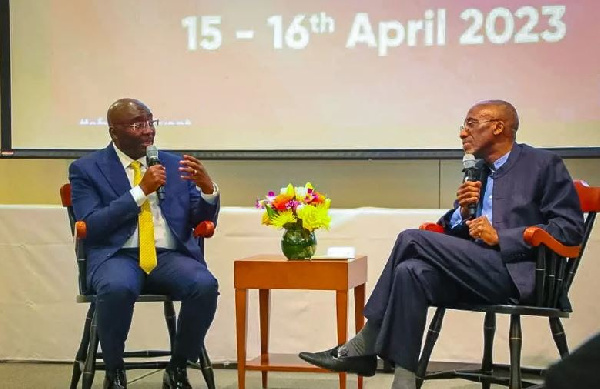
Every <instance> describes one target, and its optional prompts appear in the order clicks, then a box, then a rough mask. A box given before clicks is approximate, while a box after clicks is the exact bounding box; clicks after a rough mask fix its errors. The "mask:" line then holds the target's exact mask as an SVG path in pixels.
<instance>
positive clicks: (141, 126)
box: [122, 119, 159, 131]
mask: <svg viewBox="0 0 600 389" xmlns="http://www.w3.org/2000/svg"><path fill="white" fill-rule="evenodd" d="M158 123H159V120H158V119H154V120H142V121H140V122H135V123H131V124H122V126H124V127H129V128H131V129H132V130H133V131H139V130H145V129H147V128H154V127H156V126H158Z"/></svg>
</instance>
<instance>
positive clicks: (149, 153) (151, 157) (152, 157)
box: [146, 145, 165, 201]
mask: <svg viewBox="0 0 600 389" xmlns="http://www.w3.org/2000/svg"><path fill="white" fill-rule="evenodd" d="M146 163H147V164H148V167H150V166H154V165H160V159H158V149H157V148H156V146H154V145H150V146H148V147H146ZM156 195H157V196H158V201H163V200H164V199H165V187H164V186H162V185H161V186H159V187H158V189H157V190H156Z"/></svg>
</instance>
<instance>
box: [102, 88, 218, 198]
mask: <svg viewBox="0 0 600 389" xmlns="http://www.w3.org/2000/svg"><path fill="white" fill-rule="evenodd" d="M106 116H107V119H108V125H109V133H110V137H111V139H112V141H113V143H114V144H115V146H117V148H118V149H119V150H121V151H122V152H123V153H125V154H127V156H129V157H130V158H132V159H139V158H141V157H143V156H145V155H146V148H147V147H148V146H150V145H152V144H154V136H155V135H156V129H155V128H154V126H153V125H150V124H149V123H150V122H151V121H152V120H153V119H154V117H153V115H152V112H151V111H150V109H149V108H148V107H147V106H146V105H145V104H144V103H142V102H141V101H139V100H135V99H119V100H117V101H116V102H114V103H113V104H112V105H111V106H110V108H108V112H107V114H106ZM135 123H138V124H135ZM134 124H135V125H134ZM136 127H137V128H136ZM180 165H181V166H180V167H179V171H180V172H181V178H182V179H184V180H191V181H194V183H195V184H196V186H198V187H200V189H201V190H202V192H203V193H205V194H211V193H213V182H212V180H211V178H210V176H209V175H208V172H207V171H206V169H205V168H204V166H203V165H202V163H201V162H200V161H199V160H198V159H196V158H194V157H193V156H190V155H184V156H183V160H181V161H180ZM166 180H167V174H166V171H165V168H164V167H163V166H162V165H154V166H150V167H149V168H148V170H146V173H145V174H144V176H143V177H142V180H141V182H140V184H139V186H140V188H141V189H142V190H143V191H144V193H145V194H146V196H147V195H149V194H150V193H153V192H155V191H156V190H157V189H158V188H159V187H160V186H162V185H164V184H165V183H166Z"/></svg>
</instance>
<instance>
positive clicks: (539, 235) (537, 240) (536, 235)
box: [523, 226, 581, 258]
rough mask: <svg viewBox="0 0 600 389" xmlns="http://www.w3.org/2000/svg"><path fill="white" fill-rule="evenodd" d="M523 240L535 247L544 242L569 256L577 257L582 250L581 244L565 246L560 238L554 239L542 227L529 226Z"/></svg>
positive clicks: (559, 252) (559, 253) (551, 248)
mask: <svg viewBox="0 0 600 389" xmlns="http://www.w3.org/2000/svg"><path fill="white" fill-rule="evenodd" d="M523 240H524V241H525V242H526V243H527V244H529V245H530V246H533V247H538V246H539V245H541V244H543V245H544V246H546V247H548V248H549V249H550V250H552V251H554V252H555V253H556V254H558V255H560V256H562V257H567V258H577V257H578V256H579V252H580V251H581V246H565V245H564V244H562V243H560V242H559V241H558V240H556V239H554V238H553V237H552V235H550V234H549V233H548V232H546V230H544V229H542V228H540V227H535V226H532V227H527V228H526V229H525V231H524V232H523Z"/></svg>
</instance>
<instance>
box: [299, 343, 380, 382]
mask: <svg viewBox="0 0 600 389" xmlns="http://www.w3.org/2000/svg"><path fill="white" fill-rule="evenodd" d="M338 348H340V346H336V347H334V348H332V349H331V350H325V351H319V352H316V353H309V352H301V353H300V354H298V356H299V357H300V358H301V359H303V360H305V361H306V362H308V363H311V364H313V365H315V366H319V367H322V368H324V369H327V370H332V371H337V372H346V373H355V374H358V375H362V376H365V377H371V376H373V375H375V369H376V368H377V356H375V355H361V356H358V357H343V356H340V357H338Z"/></svg>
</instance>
